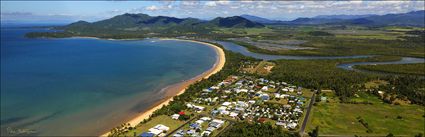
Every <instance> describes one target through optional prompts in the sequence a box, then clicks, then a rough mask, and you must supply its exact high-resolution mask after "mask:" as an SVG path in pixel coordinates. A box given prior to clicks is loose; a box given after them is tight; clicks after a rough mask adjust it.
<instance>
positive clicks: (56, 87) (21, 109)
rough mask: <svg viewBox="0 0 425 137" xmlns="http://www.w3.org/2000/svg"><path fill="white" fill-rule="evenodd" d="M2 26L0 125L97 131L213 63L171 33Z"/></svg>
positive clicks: (203, 50)
mask: <svg viewBox="0 0 425 137" xmlns="http://www.w3.org/2000/svg"><path fill="white" fill-rule="evenodd" d="M30 31H46V30H41V29H17V28H14V29H11V28H2V30H1V129H2V132H1V133H2V135H5V134H6V133H7V132H3V131H6V129H7V128H8V127H11V128H12V129H30V130H34V131H35V134H36V135H64V134H67V135H70V134H71V135H98V134H99V133H102V132H103V131H105V130H107V129H110V128H112V127H115V126H116V125H118V124H121V123H120V122H121V121H122V120H123V119H128V118H129V114H130V115H135V114H136V113H138V112H140V111H143V110H145V109H146V108H147V107H149V106H150V105H152V103H154V102H155V101H158V100H159V99H161V98H162V97H163V93H159V91H160V89H162V88H163V87H165V86H167V85H170V84H174V83H177V82H181V81H182V80H186V79H190V78H192V77H194V76H196V75H199V74H201V73H202V72H204V71H206V70H208V69H209V68H211V67H212V66H213V64H214V63H215V59H216V54H215V52H214V50H213V49H212V48H210V47H208V46H204V45H201V44H198V43H191V42H183V41H173V40H157V39H150V40H126V41H118V40H98V39H90V38H66V39H27V38H25V37H24V34H25V33H27V32H30Z"/></svg>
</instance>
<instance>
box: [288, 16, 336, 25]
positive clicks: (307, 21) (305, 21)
mask: <svg viewBox="0 0 425 137" xmlns="http://www.w3.org/2000/svg"><path fill="white" fill-rule="evenodd" d="M341 21H343V19H333V18H332V19H327V18H297V19H295V20H292V21H282V22H281V23H282V24H291V25H319V24H327V23H335V22H341Z"/></svg>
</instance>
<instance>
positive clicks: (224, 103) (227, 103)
mask: <svg viewBox="0 0 425 137" xmlns="http://www.w3.org/2000/svg"><path fill="white" fill-rule="evenodd" d="M230 104H232V103H230V102H223V104H221V105H222V106H229V105H230Z"/></svg>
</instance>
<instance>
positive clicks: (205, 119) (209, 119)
mask: <svg viewBox="0 0 425 137" xmlns="http://www.w3.org/2000/svg"><path fill="white" fill-rule="evenodd" d="M200 119H201V120H203V121H211V118H210V117H202V118H200Z"/></svg>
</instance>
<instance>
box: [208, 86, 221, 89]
mask: <svg viewBox="0 0 425 137" xmlns="http://www.w3.org/2000/svg"><path fill="white" fill-rule="evenodd" d="M210 89H220V87H218V86H212V87H211V88H210Z"/></svg>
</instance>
